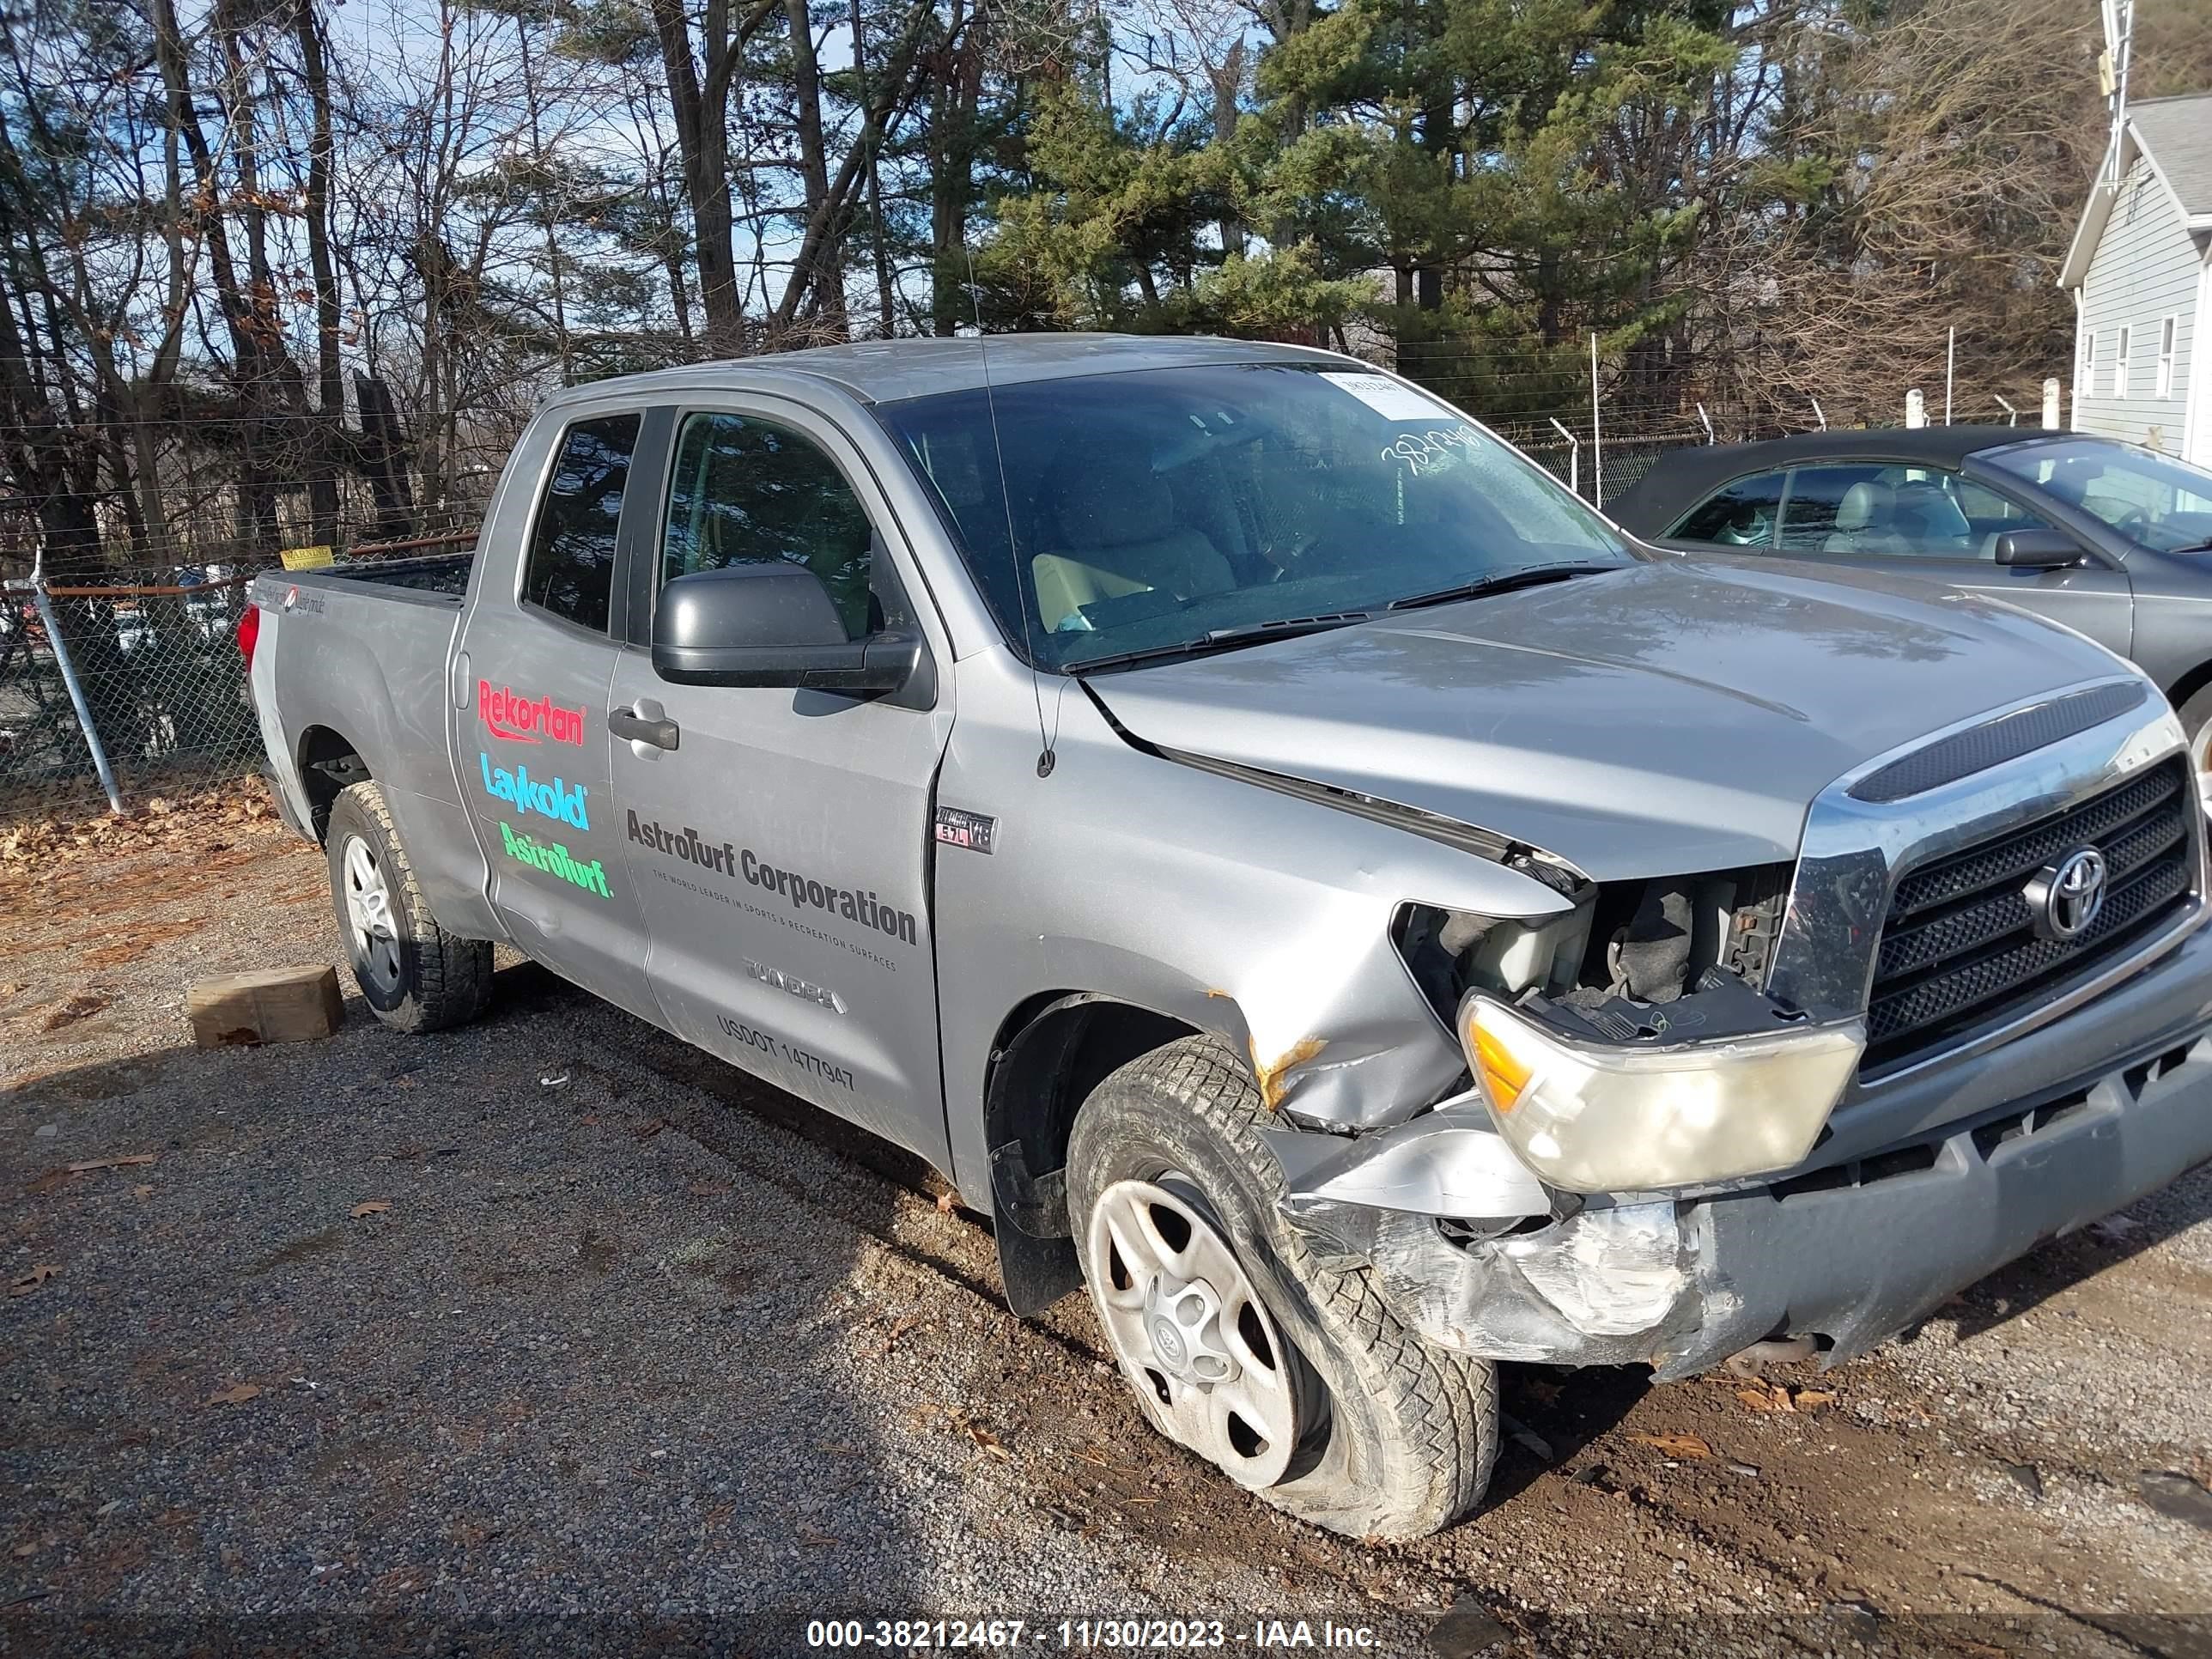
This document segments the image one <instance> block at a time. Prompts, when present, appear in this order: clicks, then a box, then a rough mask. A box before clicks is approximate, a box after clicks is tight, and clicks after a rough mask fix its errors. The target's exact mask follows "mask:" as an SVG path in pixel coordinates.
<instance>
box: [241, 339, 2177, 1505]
mask: <svg viewBox="0 0 2212 1659" xmlns="http://www.w3.org/2000/svg"><path fill="white" fill-rule="evenodd" d="M464 581H465V589H464V588H463V586H462V584H463V582H464ZM253 597H254V603H255V605H256V606H257V607H258V611H259V615H258V619H257V620H258V643H257V645H256V647H255V650H254V653H253V657H252V685H253V690H254V695H255V699H256V702H257V704H258V708H259V711H260V719H261V722H262V729H263V732H264V736H265V738H266V739H267V746H268V751H269V760H270V769H271V772H272V775H273V777H274V781H275V784H276V789H277V791H278V793H279V795H280V797H281V799H282V800H283V803H284V807H285V811H286V812H287V814H288V816H289V818H290V819H291V821H292V823H294V825H295V828H297V829H300V830H301V832H302V833H303V834H306V835H308V836H312V837H313V838H314V839H315V840H317V841H318V842H320V843H321V844H322V845H323V846H324V847H325V848H327V851H328V857H329V864H330V872H331V892H332V895H333V898H334V901H335V904H336V908H337V919H338V921H339V924H340V926H341V927H342V929H343V933H344V936H345V938H346V939H348V940H349V949H350V955H351V958H352V969H353V973H354V975H355V978H356V980H357V981H358V982H359V984H360V987H361V990H362V995H363V997H364V998H365V999H366V1000H367V1001H368V1004H369V1006H371V1007H372V1008H373V1009H374V1011H375V1012H376V1013H377V1014H378V1015H379V1016H380V1018H382V1019H384V1020H385V1021H386V1023H387V1024H391V1025H392V1026H394V1027H397V1028H398V1029H400V1030H412V1031H428V1030H437V1029H439V1028H441V1027H445V1026H450V1025H453V1024H456V1023H457V1022H459V1021H462V1020H465V1019H467V1018H470V1017H471V1016H472V1015H474V1014H476V1013H477V1012H478V1011H479V1010H481V1009H482V1008H483V1006H484V1003H485V1000H486V998H487V996H488V995H489V988H490V987H489V981H490V963H491V950H492V942H494V941H504V942H506V943H507V944H509V945H513V946H515V947H516V948H518V949H519V950H520V951H523V952H524V953H526V955H528V956H529V957H532V958H534V959H536V960H537V961H538V962H540V963H544V964H545V965H546V966H547V967H548V968H550V969H553V970H554V971H555V972H556V973H559V974H561V975H563V976H565V977H567V978H568V979H570V980H572V981H574V982H575V983H577V984H578V985H580V986H582V987H586V989H588V990H590V991H592V993H594V994H598V995H599V996H602V997H605V998H606V999H607V1000H610V1001H611V1002H614V1003H617V1004H619V1005H620V1006H623V1007H624V1008H626V1009H628V1010H629V1011H630V1012H632V1013H634V1014H635V1015H637V1016H638V1017H639V1018H642V1019H645V1020H648V1021H650V1022H652V1023H653V1024H656V1025H659V1026H662V1027H664V1028H665V1029H666V1030H670V1031H671V1032H674V1033H675V1034H677V1035H678V1036H681V1037H683V1038H684V1039H685V1040H686V1041H688V1042H692V1043H695V1044H696V1045H697V1046H699V1047H700V1048H704V1049H707V1050H708V1051H710V1052H712V1053H714V1054H718V1055H720V1056H721V1057H722V1058H724V1059H726V1060H729V1061H731V1062H732V1063H733V1064H735V1065H738V1066H744V1067H745V1068H746V1069H747V1070H749V1071H751V1072H754V1073H758V1074H759V1075H760V1076H762V1077H763V1078H765V1079H769V1080H770V1081H772V1082H774V1083H775V1084H777V1085H781V1087H783V1088H785V1089H787V1090H789V1091H793V1093H796V1094H798V1095H800V1096H802V1097H805V1098H807V1099H809V1100H811V1101H812V1102H814V1103H817V1104H818V1105H820V1106H822V1107H824V1108H826V1109H829V1111H831V1112H834V1113H837V1114H840V1115H842V1116H844V1117H846V1118H848V1119H850V1120H852V1121H854V1122H856V1123H859V1124H860V1125H862V1126H864V1127H866V1128H868V1129H870V1130H872V1131H873V1132H875V1133H878V1134H879V1135H882V1136H884V1137H887V1138H888V1139H890V1140H892V1141H895V1142H896V1143H898V1144H899V1145H901V1146H905V1147H907V1148H909V1149H911V1150H912V1151H913V1152H916V1153H918V1154H920V1155H921V1157H922V1158H925V1159H927V1161H928V1162H929V1163H930V1164H933V1166H934V1167H936V1168H937V1169H938V1170H941V1171H943V1172H944V1174H945V1176H946V1177H947V1178H948V1179H950V1180H951V1182H953V1183H954V1185H955V1186H957V1188H958V1189H959V1191H960V1192H961V1193H962V1194H964V1195H965V1197H966V1198H967V1200H969V1202H970V1203H971V1204H972V1205H973V1206H975V1208H976V1209H977V1210H979V1211H983V1212H988V1213H989V1214H990V1216H991V1217H992V1218H993V1220H994V1231H995V1235H996V1238H997V1243H998V1247H999V1252H1000V1261H1001V1264H1002V1266H1003V1268H1004V1274H1005V1284H1006V1293H1007V1296H1008V1297H1009V1299H1010V1301H1011V1302H1012V1305H1013V1306H1014V1307H1015V1308H1016V1309H1017V1310H1019V1311H1021V1312H1024V1313H1029V1312H1032V1311H1035V1310H1039V1309H1041V1308H1042V1307H1044V1306H1046V1305H1048V1304H1050V1303H1052V1302H1054V1300H1056V1299H1057V1298H1058V1297H1060V1296H1062V1295H1064V1294H1066V1293H1068V1292H1070V1291H1073V1290H1075V1289H1076V1288H1077V1287H1078V1286H1079V1285H1087V1286H1088V1289H1089V1291H1090V1294H1091V1298H1092V1300H1093V1302H1094V1303H1095V1304H1096V1308H1097V1315H1098V1319H1099V1322H1100V1325H1101V1326H1102V1327H1103V1331H1104V1334H1105V1337H1106V1340H1108V1342H1109V1344H1110V1345H1111V1346H1112V1348H1113V1351H1114V1352H1115V1356H1116V1357H1117V1358H1118V1360H1119V1362H1120V1364H1121V1370H1122V1371H1123V1373H1124V1374H1125V1375H1126V1376H1127V1379H1128V1382H1129V1383H1130V1385H1131V1388H1132V1389H1133V1393H1134V1395H1135V1397H1136V1399H1137V1401H1138V1403H1139V1407H1140V1409H1141V1410H1142V1411H1143V1412H1144V1413H1145V1414H1146V1417H1148V1418H1149V1419H1151V1420H1152V1422H1153V1424H1154V1425H1157V1426H1158V1429H1159V1430H1160V1431H1161V1432H1162V1433H1164V1435H1166V1436H1167V1437H1169V1438H1170V1439H1172V1440H1174V1441H1176V1442H1178V1443H1181V1444H1182V1445H1183V1446H1186V1447H1188V1448H1189V1449H1192V1450H1194V1451H1195V1452H1196V1453H1197V1454H1198V1455H1200V1456H1202V1457H1205V1458H1207V1459H1209V1460H1211V1461H1212V1462H1215V1463H1217V1464H1218V1465H1219V1467H1220V1468H1222V1469H1224V1470H1225V1471H1226V1472H1227V1473H1228V1474H1229V1475H1230V1476H1231V1477H1232V1478H1233V1479H1234V1480H1237V1481H1240V1482H1242V1483H1243V1484H1244V1485H1245V1486H1249V1487H1251V1488H1254V1489H1255V1490H1257V1491H1259V1492H1263V1493H1264V1494H1265V1495H1266V1496H1267V1498H1270V1499H1271V1500H1272V1501H1273V1502H1275V1503H1277V1504H1280V1505H1281V1506H1282V1507H1283V1508H1285V1510H1290V1511H1291V1512H1293V1513H1295V1514H1297V1515H1299V1516H1305V1517H1306V1518H1308V1519H1310V1520H1311V1521H1314V1522H1318V1523H1320V1524H1321V1525H1323V1526H1326V1527H1330V1528H1336V1529H1338V1530H1340V1531H1342V1532H1346V1533H1349V1534H1357V1535H1410V1534H1420V1533H1424V1532H1427V1531H1431V1530H1433V1529H1435V1528H1439V1527H1442V1526H1443V1525H1445V1524H1447V1523H1448V1522H1450V1521H1451V1520H1452V1519H1453V1518H1454V1517H1455V1516H1458V1515H1460V1514H1462V1513H1463V1512H1464V1511H1465V1510H1468V1508H1469V1507H1470V1506H1471V1505H1473V1504H1474V1503H1475V1502H1476V1501H1477V1500H1478V1499H1479V1498H1480V1495H1481V1493H1482V1492H1483V1489H1484V1486H1485V1485H1486V1481H1487V1480H1488V1478H1489V1474H1490V1470H1491V1465H1492V1457H1493V1454H1494V1451H1495V1449H1496V1445H1497V1432H1498V1431H1497V1392H1496V1380H1495V1369H1494V1368H1495V1364H1496V1363H1497V1362H1499V1361H1541V1362H1546V1363H1550V1364H1644V1365H1649V1366H1650V1367H1652V1368H1653V1369H1654V1370H1655V1371H1656V1374H1657V1375H1658V1376H1660V1377H1662V1378H1675V1377H1681V1376H1687V1375H1690V1374H1692V1373H1694V1372H1697V1371H1699V1370H1703V1369H1705V1368H1707V1367H1711V1366H1713V1365H1716V1364H1719V1363H1721V1362H1722V1361H1723V1360H1726V1359H1729V1358H1732V1357H1736V1356H1741V1355H1751V1356H1754V1357H1759V1358H1775V1357H1797V1358H1818V1359H1819V1360H1820V1361H1821V1362H1823V1363H1833V1362H1836V1361H1839V1360H1842V1359H1844V1358H1849V1357H1850V1356H1851V1355H1853V1354H1856V1353H1858V1352H1863V1350H1865V1349H1866V1348H1868V1347H1869V1346H1871V1345H1873V1344H1875V1343H1876V1342H1878V1341H1880V1340H1882V1339H1884V1338H1886V1337H1887V1336H1889V1335H1890V1334H1893V1333H1895V1332H1897V1331H1899V1329H1901V1328H1905V1327H1906V1326H1907V1325H1908V1324H1910V1323H1911V1322H1912V1321H1913V1320H1914V1319H1916V1318H1917V1317H1918V1316H1922V1315H1923V1314H1924V1313H1925V1312H1927V1311H1928V1310H1929V1309H1931V1308H1932V1307H1934V1306H1936V1304H1939V1303H1941V1302H1942V1300H1943V1299H1944V1298H1945V1297H1947V1296H1948V1295H1949V1294H1951V1293H1952V1292H1953V1291H1956V1290H1957V1289H1959V1288H1960V1287H1961V1286H1963V1285H1966V1284H1968V1283H1970V1282H1971V1281H1972V1280H1973V1279H1977V1278H1978V1277H1979V1276H1981V1275H1982V1274H1984V1273H1988V1272H1989V1271H1990V1270H1991V1269H1992V1268H1995V1267H1997V1266H1999V1265H2000V1264H2002V1263H2003V1262H2005V1261H2008V1260H2010V1259H2012V1258H2013V1257H2015V1256H2017V1255H2020V1254H2021V1252H2022V1251H2024V1250H2026V1249H2028V1248H2029V1247H2030V1246H2032V1245H2033V1244H2034V1243H2037V1242H2038V1241H2039V1240H2040V1239H2044V1238H2047V1237H2051V1236H2052V1235H2054V1234H2057V1233H2061V1232H2063V1231H2067V1230H2069V1229H2070V1228H2074V1227H2076V1226H2079V1225H2082V1224H2084V1223H2086V1222H2087V1221H2089V1220H2092V1219H2093V1218H2096V1217H2098V1216H2100V1215H2102V1214H2104V1213H2106V1212H2109V1211H2112V1210H2113V1209H2115V1208H2118V1206H2122V1205H2124V1204H2126V1203H2127V1202H2129V1201H2130V1200H2132V1199H2134V1198H2136V1196H2137V1195H2139V1194H2143V1193H2146V1192H2148V1191H2149V1190H2151V1189H2153V1188H2157V1187H2159V1186H2160V1185H2161V1184H2163V1183H2165V1182H2168V1181H2171V1180H2172V1179H2173V1178H2174V1177H2175V1176H2178V1175H2179V1174H2180V1173H2181V1172H2182V1171H2184V1170H2187V1169H2188V1168H2190V1167H2191V1165H2192V1164H2196V1163H2197V1162H2199V1161H2201V1160H2203V1159H2204V1158H2207V1157H2208V1156H2212V1043H2208V1042H2206V1040H2205V1039H2206V1036H2207V1033H2208V1030H2212V933H2206V932H2205V931H2203V928H2202V927H2201V924H2202V923H2203V921H2204V920H2205V917H2206V914H2207V910H2206V874H2205V854H2204V840H2205V815H2204V812H2203V810H2202V809H2201V808H2200V806H2199V805H2198V799H2197V780H2196V778H2195V776H2194V775H2193V774H2192V770H2191V762H2190V757H2189V756H2188V755H2187V753H2186V752H2185V746H2184V743H2183V738H2182V732H2181V728H2180V726H2179V724H2178V723H2177V722H2176V720H2175V718H2174V716H2173V714H2172V712H2171V711H2170V709H2169V708H2167V706H2166V702H2165V700H2164V699H2163V698H2161V697H2160V696H2159V695H2158V692H2157V690H2156V688H2155V687H2154V686H2152V685H2151V684H2149V683H2148V681H2147V680H2145V679H2144V678H2142V676H2141V675H2140V674H2139V673H2137V672H2136V671H2135V670H2134V669H2132V668H2130V667H2129V666H2128V665H2126V664H2125V663H2124V662H2122V661H2121V660H2120V659H2118V658H2116V657H2114V656H2112V655H2111V654H2110V653H2107V652H2106V651H2105V650H2103V649H2102V648H2100V647H2098V646H2096V645H2093V644H2092V643H2090V642H2089V641H2087V640H2084V639H2082V638H2081V637H2080V636H2078V635H2074V634H2071V633H2069V632H2066V631H2064V630H2062V629H2057V628H2055V627H2052V626H2051V625H2049V624H2047V623H2042V622H2039V621H2037V620H2035V619H2033V618H2032V617H2026V616H2023V615H2021V614H2019V613H2017V612H2015V611H2011V610H2008V609H2007V608H2006V607H2004V606H2003V605H1998V604H1995V603H1991V602H1990V601H1988V600H1985V599H1974V598H1970V597H1967V596H1965V595H1961V594H1956V593H1951V592H1945V591H1943V590H1939V589H1936V588H1932V587H1913V586H1897V585H1891V584H1888V583H1887V582H1885V581H1884V580H1882V579H1880V578H1877V577H1875V576H1871V575H1868V574H1853V573H1836V574H1832V575H1817V574H1810V573H1808V572H1806V571H1804V570H1802V569H1790V568H1749V567H1745V566H1742V565H1735V566H1725V567H1724V566H1722V565H1718V564H1704V563H1701V562H1699V561H1697V560H1695V559H1677V558H1673V557H1667V558H1660V557H1656V556H1650V555H1648V554H1647V553H1646V552H1645V551H1644V550H1642V549H1640V548H1639V547H1638V545H1637V544H1634V543H1633V542H1632V541H1630V540H1629V539H1628V538H1625V537H1624V536H1623V535H1622V534H1621V533H1620V532H1618V531H1617V530H1616V529H1614V528H1613V526H1611V525H1610V524H1608V523H1607V521H1606V520H1603V519H1602V518H1601V517H1600V516H1599V515H1598V514H1597V513H1595V512H1593V511H1591V510H1590V509H1589V507H1586V506H1584V505H1583V503H1582V502H1581V501H1578V500H1577V499H1576V498H1575V497H1574V496H1573V495H1570V494H1569V493H1568V492H1567V491H1566V490H1565V489H1561V488H1560V487H1559V486H1558V485H1557V484H1556V483H1554V482H1553V480H1552V479H1551V478H1550V477H1547V475H1546V474H1544V473H1543V472H1542V471H1540V470H1539V469H1538V468H1536V467H1535V466H1534V465H1530V464H1529V463H1528V462H1527V461H1526V460H1525V459H1522V457H1521V456H1519V455H1518V454H1516V453H1515V452H1514V451H1513V450H1512V449H1510V447H1508V446H1506V445H1505V444H1504V443H1502V442H1500V441H1498V440H1497V439H1496V438H1494V437H1492V435H1489V434H1488V433H1486V432H1485V431H1484V430H1483V429H1482V428H1480V427H1479V426H1477V425H1475V424H1474V423H1473V422H1469V421H1468V420H1467V419H1466V418H1465V417H1464V416H1462V415H1461V414H1459V413H1458V412H1457V411H1455V410H1452V409H1451V408H1449V406H1447V405H1445V404H1441V403H1439V402H1437V400H1435V399H1434V398H1431V397H1430V396H1429V395H1428V394H1426V393H1425V392H1421V391H1419V389H1417V388H1415V387H1413V386H1410V385H1408V384H1407V383H1406V382H1404V381H1401V380H1397V379H1395V377H1393V376H1390V375H1388V374H1379V373H1377V372H1376V371H1375V370H1374V369H1372V368H1369V367H1368V366H1366V365H1364V364H1362V363H1359V362H1354V361H1352V360H1349V359H1346V358H1344V357H1340V356H1333V355H1330V354H1327V353H1322V352H1315V351H1307V350H1301V349H1293V348H1288V347H1279V346H1273V345H1262V344H1249V343H1234V342H1226V341H1218V340H1145V341H1139V340H1133V339H1121V338H1115V337H1083V336H1063V337H1039V338H1018V337H1007V338H999V339H992V340H988V341H977V340H973V339H969V340H943V341H902V342H898V343H884V344H879V345H856V346H849V347H838V348H834V349H824V350H820V351H811V352H800V353H796V354H793V355H792V356H780V357H774V358H768V359H763V360H758V361H754V362H741V363H719V364H708V365H702V366H701V367H698V368H689V369H683V370H677V371H671V372H666V373H660V374H647V375H640V376H635V377H632V378H628V379H622V380H609V381H605V382H604V383H601V384H598V385H593V386H585V387H580V388H578V389H575V390H573V391H569V392H562V393H561V394H560V395H559V396H557V397H556V398H553V399H552V400H550V402H549V403H548V404H546V406H545V407H544V410H542V411H541V412H540V413H539V414H538V416H537V417H536V419H535V420H534V421H533V422H532V424H531V426H530V428H529V429H528V431H527V432H526V434H525V435H524V436H523V439H522V441H521V442H520V445H519V446H518V447H517V448H516V450H515V452H514V455H513V459H511V460H510V462H509V463H508V465H507V469H506V471H505V473H504V475H503V477H501V480H500V483H499V485H498V488H497V491H496V493H495V496H494V497H493V500H492V502H491V505H490V507H489V513H488V515H487V517H486V518H485V520H484V523H483V532H482V537H481V540H480V542H479V544H478V547H477V552H476V555H475V556H474V560H473V562H472V565H471V564H470V563H468V562H463V561H453V562H447V563H445V564H440V563H438V562H427V563H423V564H418V565H410V566H404V567H398V568H389V569H381V568H362V569H358V570H347V569H344V568H340V569H336V570H331V571H326V572H322V573H316V574H295V575H276V576H270V577H268V578H264V580H262V581H261V582H260V583H259V584H258V586H256V588H255V590H254V596H253Z"/></svg>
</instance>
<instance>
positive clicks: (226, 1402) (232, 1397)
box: [200, 1383, 261, 1406]
mask: <svg viewBox="0 0 2212 1659" xmlns="http://www.w3.org/2000/svg"><path fill="white" fill-rule="evenodd" d="M260 1396H261V1389H260V1386H259V1385H258V1383H232V1384H231V1385H230V1387H228V1388H227V1389H222V1390H221V1391H220V1392H219V1393H216V1394H211V1395H209V1396H208V1397H207V1398H206V1399H204V1400H203V1401H200V1404H202V1405H203V1406H243V1405H244V1404H245V1403H246V1401H249V1400H258V1399H259V1398H260Z"/></svg>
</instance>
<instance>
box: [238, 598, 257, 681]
mask: <svg viewBox="0 0 2212 1659" xmlns="http://www.w3.org/2000/svg"><path fill="white" fill-rule="evenodd" d="M260 638H261V607H260V606H259V605H247V606H246V614H245V615H244V616H242V617H240V618H239V619H238V654H239V655H240V656H241V657H243V658H245V659H246V671H247V672H248V673H251V672H252V671H253V647H254V646H255V644H256V643H258V641H259V640H260Z"/></svg>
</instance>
